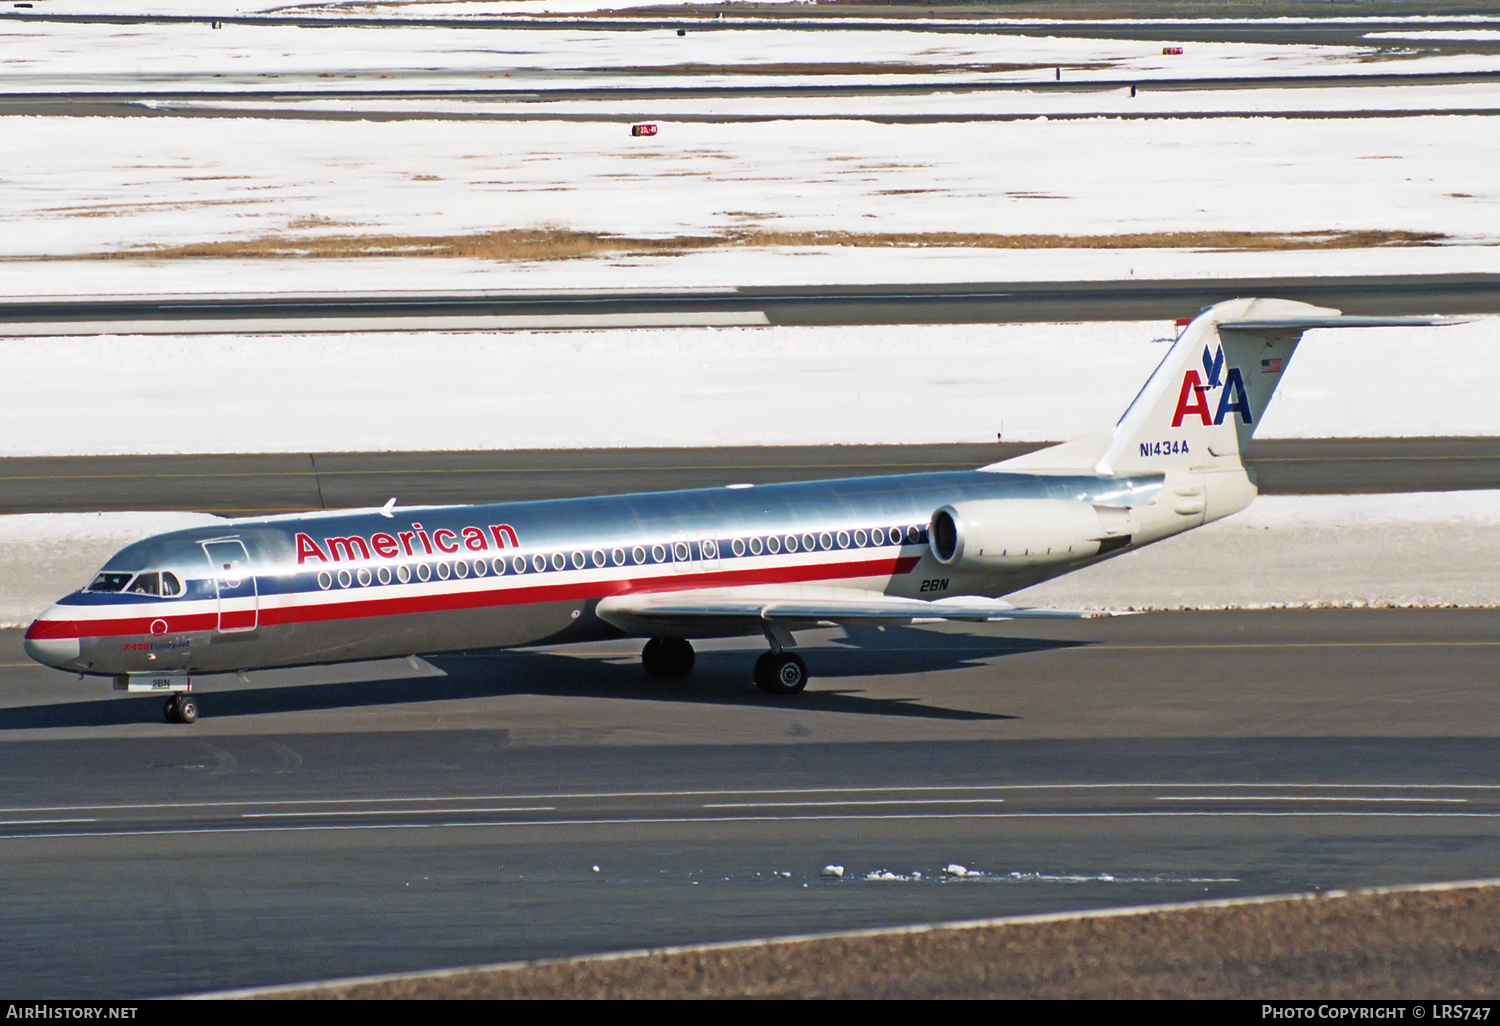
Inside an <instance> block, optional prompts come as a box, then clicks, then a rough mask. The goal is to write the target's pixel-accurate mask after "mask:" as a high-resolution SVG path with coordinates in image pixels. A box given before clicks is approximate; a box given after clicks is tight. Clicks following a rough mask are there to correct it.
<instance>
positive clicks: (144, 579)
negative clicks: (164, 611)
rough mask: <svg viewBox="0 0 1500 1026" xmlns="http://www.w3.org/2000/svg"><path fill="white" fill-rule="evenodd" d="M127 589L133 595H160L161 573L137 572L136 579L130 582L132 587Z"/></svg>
mask: <svg viewBox="0 0 1500 1026" xmlns="http://www.w3.org/2000/svg"><path fill="white" fill-rule="evenodd" d="M126 590H127V591H129V592H130V594H132V595H160V594H161V574H159V573H155V572H152V573H148V574H136V575H135V580H133V581H131V582H130V587H129V588H127V589H126Z"/></svg>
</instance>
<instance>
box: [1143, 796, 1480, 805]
mask: <svg viewBox="0 0 1500 1026" xmlns="http://www.w3.org/2000/svg"><path fill="white" fill-rule="evenodd" d="M1157 801H1338V802H1350V801H1404V802H1422V804H1428V802H1452V804H1458V805H1461V804H1467V802H1469V799H1467V798H1374V796H1367V795H1157Z"/></svg>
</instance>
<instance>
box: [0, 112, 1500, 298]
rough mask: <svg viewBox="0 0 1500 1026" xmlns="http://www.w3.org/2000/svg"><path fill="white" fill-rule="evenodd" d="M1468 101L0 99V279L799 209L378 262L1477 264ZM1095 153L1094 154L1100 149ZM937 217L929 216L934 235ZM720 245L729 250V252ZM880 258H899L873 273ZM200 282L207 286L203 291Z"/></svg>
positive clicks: (230, 274)
mask: <svg viewBox="0 0 1500 1026" xmlns="http://www.w3.org/2000/svg"><path fill="white" fill-rule="evenodd" d="M1491 127H1492V125H1491V123H1490V120H1489V119H1487V118H1482V117H1415V118H1409V119H1405V120H1403V121H1402V122H1401V123H1400V130H1399V132H1397V131H1394V130H1393V129H1392V127H1391V125H1390V124H1388V123H1387V122H1385V121H1384V120H1382V119H1370V120H1361V119H1351V120H1342V121H1332V122H1323V121H1316V120H1285V119H1274V118H1265V119H1258V118H1256V119H1222V120H1218V119H1215V120H1210V121H1195V122H1175V121H1120V120H1113V119H1108V118H1101V119H1097V120H1083V121H1024V122H1009V123H1003V124H962V123H958V124H955V123H948V124H931V125H926V124H918V125H883V124H875V123H872V122H869V121H833V122H772V123H762V124H738V125H726V124H700V123H670V122H665V123H663V124H662V128H661V134H660V135H658V136H656V137H655V138H650V139H632V138H631V137H630V136H629V134H628V128H627V127H626V126H624V125H620V124H614V123H602V122H590V123H565V122H527V123H519V124H504V123H454V122H396V123H373V122H335V123H313V122H298V121H276V120H248V119H247V120H238V119H186V120H178V119H146V120H142V119H119V118H100V119H88V118H80V119H72V118H58V119H52V118H0V133H3V134H4V137H5V138H6V140H7V144H8V149H9V155H8V159H7V165H6V177H5V181H4V183H3V193H4V197H5V203H4V204H3V205H0V229H3V231H0V258H3V259H0V294H6V295H12V296H26V295H38V294H42V295H46V294H52V295H57V294H77V293H108V292H111V291H114V290H116V289H124V290H127V291H132V292H135V291H142V292H163V291H187V290H190V289H189V286H191V285H194V284H197V285H198V286H199V287H201V283H203V282H204V281H205V280H209V279H214V278H217V279H219V280H221V281H222V282H223V283H224V286H225V287H227V288H229V289H231V290H233V289H235V288H240V287H248V288H252V289H253V288H263V287H266V286H271V287H275V286H276V285H282V286H285V285H286V284H288V283H289V282H291V281H295V282H296V283H297V284H296V286H295V287H297V288H299V289H302V290H311V291H316V290H319V289H325V290H340V289H350V288H360V287H370V285H372V284H373V283H375V282H376V281H377V280H378V279H381V278H382V277H383V276H384V280H386V281H389V280H390V278H389V274H388V272H384V271H382V270H381V269H380V268H379V267H378V266H375V265H374V264H373V263H370V262H365V261H347V260H346V261H338V260H325V259H315V260H296V259H291V258H288V259H284V260H282V261H280V264H281V267H279V268H277V267H274V266H271V267H268V264H275V263H277V262H276V261H270V262H259V261H251V262H246V263H236V262H234V261H233V260H214V261H210V262H208V264H207V265H206V266H204V267H201V268H194V267H192V266H189V265H190V264H191V263H192V261H186V262H185V261H180V260H175V259H173V260H166V259H161V260H157V261H154V262H153V263H151V264H149V265H146V264H144V263H142V264H140V265H137V266H131V267H126V266H122V265H123V264H125V263H130V264H135V263H136V262H135V260H131V261H128V262H127V261H118V260H113V259H59V258H64V257H72V258H77V257H82V256H85V255H101V256H102V255H111V254H114V255H118V254H121V253H125V252H128V251H132V250H141V249H142V248H145V247H152V246H162V245H166V246H172V245H189V244H194V243H205V242H212V243H217V244H224V243H235V244H238V243H244V245H245V250H244V253H245V255H246V256H253V255H254V254H255V252H256V250H255V246H256V245H257V244H258V240H271V241H272V242H275V243H277V244H281V243H284V242H285V241H286V240H294V241H295V240H308V239H316V238H319V237H329V236H333V237H340V238H355V239H358V238H361V237H363V238H369V237H372V236H390V237H394V238H395V239H396V240H397V241H398V242H399V240H401V239H418V240H420V239H422V238H433V237H437V238H460V239H462V238H466V237H469V236H472V235H475V234H483V233H486V232H495V231H510V230H548V231H551V230H568V231H575V232H583V233H597V234H602V235H623V236H626V237H630V238H657V239H661V238H707V239H727V238H730V237H732V236H734V235H736V234H739V235H743V234H744V233H753V232H762V233H773V232H774V233H794V234H793V236H792V241H791V242H789V243H788V244H785V245H780V246H777V247H775V248H776V252H775V253H774V254H765V253H760V252H759V247H758V246H745V245H729V246H710V247H708V248H691V247H689V248H685V249H681V250H672V251H670V252H668V253H659V254H657V255H654V256H651V255H638V254H633V253H630V252H623V253H622V252H607V253H601V254H597V255H593V256H588V257H584V258H580V259H570V260H561V261H550V262H544V263H551V264H552V265H553V266H552V267H549V268H539V267H538V266H537V265H536V262H530V263H528V262H527V261H523V260H519V259H516V260H512V259H493V260H488V261H484V260H463V259H457V260H450V259H440V258H423V259H409V260H404V261H399V263H400V264H401V265H402V267H401V268H400V269H399V270H398V271H397V273H398V274H405V275H409V276H410V280H411V284H408V285H407V286H406V287H408V288H410V287H424V288H440V287H444V286H450V287H464V286H468V287H473V286H475V285H481V284H482V285H483V286H484V287H488V288H508V287H539V286H542V285H543V284H544V283H546V284H553V285H556V284H558V283H559V282H566V283H567V284H570V285H573V286H577V287H605V286H620V285H632V284H644V283H647V282H655V283H658V284H660V283H664V282H675V283H677V284H707V283H711V282H716V283H724V282H725V280H726V279H728V282H727V283H729V284H750V283H753V282H755V281H756V280H764V279H765V278H776V279H779V280H794V281H803V282H806V281H851V280H862V279H865V280H868V279H870V278H875V279H876V280H884V281H905V280H933V279H934V278H941V277H944V276H946V277H947V278H948V280H964V279H966V278H967V279H968V280H975V279H978V280H1005V279H1007V278H1011V279H1014V278H1037V277H1051V278H1062V279H1071V278H1088V277H1095V276H1098V277H1111V276H1118V277H1129V276H1137V277H1162V276H1169V275H1174V274H1179V273H1183V272H1184V271H1186V272H1188V274H1189V276H1197V275H1202V274H1214V273H1219V274H1235V273H1258V272H1261V273H1270V274H1295V273H1329V274H1336V273H1352V272H1354V271H1356V270H1360V271H1365V272H1371V273H1374V272H1385V273H1432V272H1440V271H1458V270H1489V271H1494V270H1496V269H1497V268H1500V245H1496V243H1497V241H1500V202H1496V199H1497V193H1496V179H1495V176H1494V172H1493V168H1495V167H1497V166H1500V133H1496V132H1493V131H1490V129H1491ZM1090 155H1107V156H1104V157H1103V158H1102V159H1101V158H1100V157H1097V156H1090ZM1358 230H1370V231H1382V232H1390V231H1404V232H1429V233H1434V234H1436V235H1437V236H1440V237H1441V239H1442V240H1445V241H1444V244H1442V245H1423V246H1411V245H1405V246H1375V247H1369V248H1364V249H1354V250H1350V249H1338V250H1325V251H1311V252H1309V251H1298V250H1291V251H1286V250H1276V251H1272V252H1251V253H1246V252H1239V251H1233V250H1231V251H1229V252H1216V251H1214V250H1213V249H1212V248H1211V247H1204V246H1199V247H1196V248H1193V249H1186V248H1175V247H1174V246H1173V245H1172V244H1171V243H1170V242H1164V243H1163V244H1161V245H1158V246H1152V244H1151V243H1150V242H1149V241H1143V242H1141V243H1140V246H1141V248H1133V249H1128V250H1091V249H1076V248H1069V249H1042V250H1036V249H1022V250H1006V249H992V248H986V249H958V250H957V251H955V249H954V248H953V247H948V248H942V247H933V248H925V247H882V248H880V249H879V250H877V251H874V253H873V254H872V251H870V250H867V249H864V248H858V249H851V248H848V247H835V246H817V245H812V244H810V243H808V242H803V243H799V242H798V241H797V239H798V238H799V236H797V235H796V234H795V233H804V234H803V235H802V236H800V237H801V238H805V237H806V236H805V233H812V232H827V231H840V232H847V233H854V234H861V235H867V234H870V233H905V234H909V235H921V234H923V233H933V232H971V233H972V232H986V233H994V234H997V235H1004V236H1017V235H1022V236H1024V235H1033V234H1046V235H1063V236H1089V237H1093V236H1111V235H1119V234H1122V233H1140V234H1145V235H1150V234H1152V233H1159V234H1162V235H1164V236H1169V235H1171V234H1172V233H1181V232H1210V231H1235V232H1300V231H1314V232H1331V233H1338V232H1349V231H1358ZM933 241H940V240H933ZM726 249H727V250H728V252H727V255H726V252H725V250H726ZM884 275H893V276H895V277H880V276H884ZM214 291H218V289H214Z"/></svg>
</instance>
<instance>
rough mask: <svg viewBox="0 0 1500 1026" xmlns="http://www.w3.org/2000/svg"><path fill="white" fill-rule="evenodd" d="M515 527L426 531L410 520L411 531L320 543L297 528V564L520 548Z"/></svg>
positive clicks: (354, 536)
mask: <svg viewBox="0 0 1500 1026" xmlns="http://www.w3.org/2000/svg"><path fill="white" fill-rule="evenodd" d="M520 546H521V540H520V539H519V538H518V537H517V536H516V529H515V528H514V527H511V526H510V525H509V524H490V525H488V526H487V527H484V528H478V527H460V528H457V529H450V528H447V527H440V528H438V529H437V530H435V531H432V532H428V530H427V529H426V528H424V527H423V526H422V525H421V524H418V523H415V522H414V523H413V524H412V525H411V530H410V531H393V532H389V533H387V532H384V531H379V532H376V533H375V534H371V535H367V536H366V535H358V534H355V535H349V536H347V537H342V538H324V539H323V544H321V545H319V544H318V542H317V540H316V539H314V538H313V536H312V535H310V534H303V533H302V532H300V531H299V532H297V565H298V566H301V565H302V564H303V563H307V562H318V563H342V562H346V561H347V562H368V561H369V560H371V559H400V558H402V557H403V556H418V557H422V556H435V555H439V554H448V555H452V554H453V553H455V552H464V551H467V552H488V551H489V550H490V549H515V548H520Z"/></svg>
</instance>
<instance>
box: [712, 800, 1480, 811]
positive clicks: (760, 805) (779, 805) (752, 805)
mask: <svg viewBox="0 0 1500 1026" xmlns="http://www.w3.org/2000/svg"><path fill="white" fill-rule="evenodd" d="M1414 800H1420V799H1414ZM1461 800H1462V799H1461ZM1004 801H1005V799H1004V798H937V799H931V798H850V799H849V800H848V801H842V802H704V803H703V805H702V807H703V808H705V809H798V808H814V807H825V806H836V805H915V804H917V803H919V802H921V803H924V804H928V805H999V804H1001V803H1002V802H1004Z"/></svg>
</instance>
